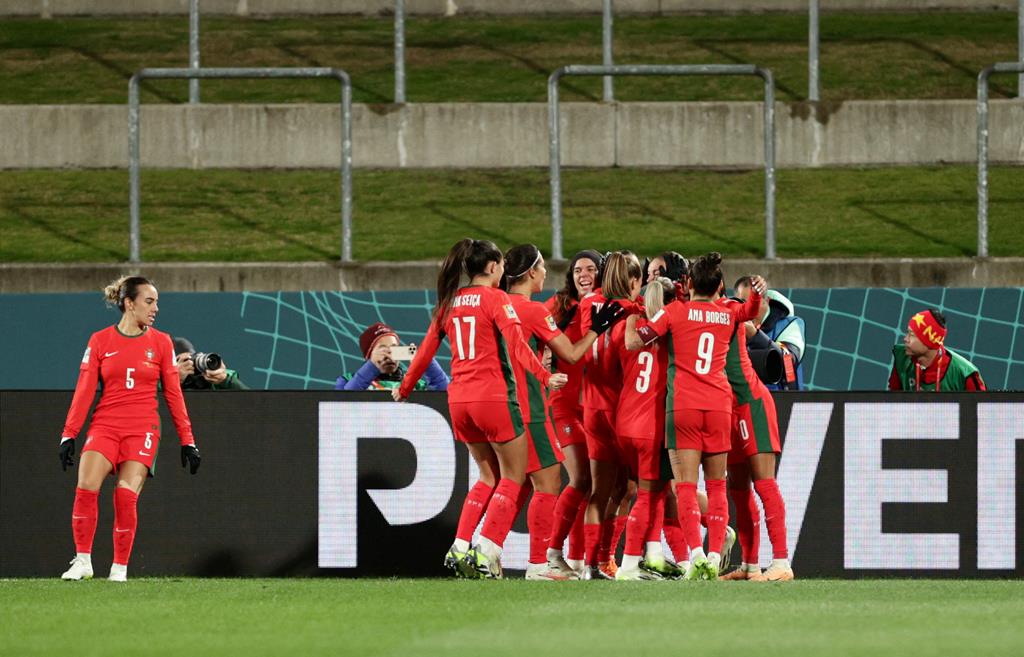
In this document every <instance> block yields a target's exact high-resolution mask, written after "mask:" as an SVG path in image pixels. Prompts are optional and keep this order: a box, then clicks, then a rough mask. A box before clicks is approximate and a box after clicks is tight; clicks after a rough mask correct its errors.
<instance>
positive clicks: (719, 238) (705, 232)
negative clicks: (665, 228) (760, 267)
mask: <svg viewBox="0 0 1024 657" xmlns="http://www.w3.org/2000/svg"><path fill="white" fill-rule="evenodd" d="M632 205H633V207H636V208H637V209H639V210H642V211H643V212H645V213H647V214H648V215H649V216H651V217H654V218H655V219H659V220H661V221H663V222H664V223H666V224H668V225H669V226H673V227H682V228H685V229H686V230H689V231H692V232H694V233H696V234H698V235H702V236H704V237H706V238H708V239H709V240H712V241H713V242H715V243H719V244H727V245H729V246H732V247H735V248H737V249H742V250H744V251H747V252H750V253H756V254H761V253H763V252H762V250H761V247H760V246H758V245H757V244H750V243H747V242H740V241H737V240H734V239H730V238H728V237H726V236H725V235H723V234H722V233H720V232H714V231H712V230H709V229H708V228H707V226H705V225H701V224H695V223H692V222H689V221H683V220H682V219H679V218H678V217H670V216H669V215H667V214H663V213H661V212H658V211H657V210H655V209H654V208H651V207H649V206H646V205H643V204H632Z"/></svg>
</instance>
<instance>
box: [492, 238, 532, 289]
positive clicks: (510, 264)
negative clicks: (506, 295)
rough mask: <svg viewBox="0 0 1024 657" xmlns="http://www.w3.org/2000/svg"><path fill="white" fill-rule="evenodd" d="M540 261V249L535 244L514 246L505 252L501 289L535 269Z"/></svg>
mask: <svg viewBox="0 0 1024 657" xmlns="http://www.w3.org/2000/svg"><path fill="white" fill-rule="evenodd" d="M539 262H540V249H538V248H537V247H536V246H535V245H533V244H520V245H519V246H513V247H512V248H511V249H509V250H508V251H506V252H505V273H504V274H502V275H501V289H503V290H505V291H506V292H508V289H509V288H510V287H512V286H513V285H515V284H516V283H518V282H519V281H521V280H522V279H523V277H524V276H526V275H527V274H529V273H530V272H531V271H533V268H534V267H536V266H537V263H539Z"/></svg>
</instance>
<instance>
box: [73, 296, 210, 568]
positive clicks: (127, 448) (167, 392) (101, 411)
mask: <svg viewBox="0 0 1024 657" xmlns="http://www.w3.org/2000/svg"><path fill="white" fill-rule="evenodd" d="M104 295H105V297H106V300H107V303H108V304H109V305H111V306H116V307H117V309H118V310H120V311H121V320H120V321H119V322H118V323H117V324H116V325H114V326H108V327H107V328H105V329H103V330H102V331H97V332H96V333H93V334H92V337H90V338H89V344H88V346H87V347H86V349H85V354H83V356H82V364H81V365H80V366H79V373H78V383H77V384H76V386H75V396H74V398H73V399H72V401H71V408H70V409H69V410H68V416H67V420H66V422H65V424H64V431H63V433H62V434H61V442H60V462H61V467H63V468H64V469H65V470H67V468H68V466H71V465H74V463H75V460H74V456H75V438H76V437H77V436H78V432H79V431H81V429H82V425H83V424H84V423H85V418H86V415H87V414H88V413H89V407H90V406H91V405H92V402H93V397H94V396H95V395H96V387H97V385H98V384H99V383H100V382H102V384H103V388H102V392H101V394H100V400H99V402H98V403H97V404H96V410H95V411H93V414H92V423H91V424H90V425H89V432H88V434H87V435H86V439H85V445H83V446H82V457H81V459H82V462H81V463H80V464H79V465H78V487H77V489H76V490H75V505H74V508H73V509H72V511H71V532H72V534H73V535H74V539H75V550H76V553H77V554H76V555H75V558H74V559H72V560H71V568H69V569H68V570H67V572H65V573H64V574H63V575H62V576H61V578H62V579H67V580H82V579H91V578H92V575H93V570H92V543H93V536H94V535H95V533H96V521H97V518H98V516H99V510H98V507H99V504H98V498H99V490H100V487H101V486H102V484H103V480H104V479H105V478H106V477H107V475H110V474H113V475H115V476H116V477H117V484H116V486H115V488H114V532H113V533H114V563H113V564H112V565H111V567H110V577H109V579H110V580H112V581H116V582H124V581H126V580H127V579H128V558H129V556H131V552H132V544H133V543H134V542H135V530H136V528H137V526H138V513H137V505H138V499H139V493H141V492H142V485H143V484H144V483H145V482H146V478H147V477H151V476H153V473H154V472H155V471H156V450H157V447H158V446H159V442H160V417H159V415H158V413H157V390H158V386H161V387H162V388H163V392H164V399H165V400H166V401H167V407H168V408H169V409H170V411H171V417H172V418H173V419H174V427H175V429H176V430H177V432H178V437H179V438H180V440H181V465H182V467H184V466H185V465H186V464H188V465H189V466H190V470H191V472H192V474H195V473H196V470H197V469H198V468H199V450H198V449H197V448H196V445H195V439H194V438H193V437H192V424H191V422H189V419H188V411H187V410H186V409H185V398H184V397H183V396H182V394H181V382H180V378H179V377H178V368H177V366H176V365H175V362H174V348H173V347H172V346H171V338H170V336H169V335H167V334H166V333H161V332H160V331H158V330H156V329H155V328H153V322H154V321H155V320H156V314H157V312H158V308H157V296H158V295H157V291H156V287H154V286H153V284H152V283H150V282H149V281H148V280H147V279H145V278H143V277H141V276H130V277H129V276H125V277H122V278H120V279H118V280H116V281H114V282H113V283H111V284H110V285H108V286H107V287H106V288H104Z"/></svg>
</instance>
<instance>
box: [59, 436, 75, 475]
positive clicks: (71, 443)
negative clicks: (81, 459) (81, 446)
mask: <svg viewBox="0 0 1024 657" xmlns="http://www.w3.org/2000/svg"><path fill="white" fill-rule="evenodd" d="M74 464H75V439H74V438H63V439H61V441H60V469H61V470H63V471H65V472H67V469H68V468H70V467H71V466H73V465H74Z"/></svg>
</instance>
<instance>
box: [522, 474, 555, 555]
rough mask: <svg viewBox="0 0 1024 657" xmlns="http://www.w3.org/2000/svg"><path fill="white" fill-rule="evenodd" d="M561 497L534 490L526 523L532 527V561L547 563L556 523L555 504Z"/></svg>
mask: <svg viewBox="0 0 1024 657" xmlns="http://www.w3.org/2000/svg"><path fill="white" fill-rule="evenodd" d="M558 501H559V499H558V497H557V496H555V495H552V494H551V493H541V492H539V491H537V492H534V494H533V499H532V500H530V507H529V509H527V511H526V524H527V526H528V527H529V528H530V563H547V561H548V556H547V550H548V543H549V542H550V541H551V530H552V527H553V525H554V524H555V505H556V504H557V503H558Z"/></svg>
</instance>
